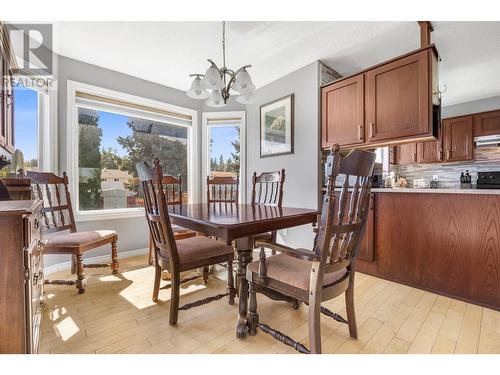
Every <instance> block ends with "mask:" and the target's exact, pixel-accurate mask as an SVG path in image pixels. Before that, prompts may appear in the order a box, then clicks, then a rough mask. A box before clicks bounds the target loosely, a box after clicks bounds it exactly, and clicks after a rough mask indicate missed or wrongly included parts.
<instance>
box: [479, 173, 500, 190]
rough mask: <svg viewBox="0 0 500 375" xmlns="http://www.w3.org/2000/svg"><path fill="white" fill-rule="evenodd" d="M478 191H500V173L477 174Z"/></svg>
mask: <svg viewBox="0 0 500 375" xmlns="http://www.w3.org/2000/svg"><path fill="white" fill-rule="evenodd" d="M477 188H478V189H500V172H477Z"/></svg>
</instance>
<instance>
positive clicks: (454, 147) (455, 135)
mask: <svg viewBox="0 0 500 375" xmlns="http://www.w3.org/2000/svg"><path fill="white" fill-rule="evenodd" d="M473 157H474V137H473V132H472V116H462V117H454V118H448V119H444V120H443V160H444V161H464V160H472V159H473Z"/></svg>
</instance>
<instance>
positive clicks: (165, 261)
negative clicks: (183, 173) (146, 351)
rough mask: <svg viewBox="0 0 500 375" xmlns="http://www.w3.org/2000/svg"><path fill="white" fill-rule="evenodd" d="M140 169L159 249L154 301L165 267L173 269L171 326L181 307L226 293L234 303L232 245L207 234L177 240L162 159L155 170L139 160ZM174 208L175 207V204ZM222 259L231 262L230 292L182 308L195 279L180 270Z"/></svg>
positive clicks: (151, 223) (156, 256) (147, 208)
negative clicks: (184, 290) (183, 292)
mask: <svg viewBox="0 0 500 375" xmlns="http://www.w3.org/2000/svg"><path fill="white" fill-rule="evenodd" d="M136 169H137V174H138V176H139V179H140V180H141V186H142V191H143V194H144V209H145V210H146V220H147V223H148V227H149V231H150V234H151V237H152V238H153V245H154V250H155V262H154V263H155V280H154V287H153V301H157V300H158V294H159V291H160V281H161V272H162V270H168V271H169V272H170V277H171V284H170V285H167V286H166V287H169V288H171V290H172V292H171V298H170V318H169V322H170V324H171V325H174V324H176V323H177V318H178V314H179V310H187V309H189V308H191V307H195V306H200V305H204V304H206V303H208V302H212V301H216V300H219V299H221V298H223V297H225V296H229V303H230V304H233V303H234V297H235V295H236V290H235V288H234V285H233V265H232V264H233V260H234V252H233V248H232V247H231V246H230V244H225V243H223V242H220V241H217V240H214V239H211V238H208V237H205V236H197V237H190V238H186V239H182V240H177V241H176V239H175V235H174V232H173V230H172V225H171V223H170V216H169V213H168V210H169V206H168V204H167V200H166V197H165V191H164V189H163V186H162V181H163V171H162V167H161V165H160V162H159V160H158V159H155V160H154V168H153V169H151V167H150V166H149V164H148V163H147V162H141V163H138V164H137V165H136ZM171 209H175V208H173V207H171ZM222 262H225V263H227V269H228V277H227V286H228V291H227V293H223V294H217V295H215V296H212V297H208V298H204V299H202V300H199V301H196V302H191V303H188V304H186V305H184V306H180V307H179V292H180V285H181V283H183V282H184V281H187V280H192V278H189V279H187V280H181V279H180V273H181V272H184V271H190V270H195V269H197V268H204V267H208V266H211V265H214V264H218V263H222ZM195 277H199V276H195Z"/></svg>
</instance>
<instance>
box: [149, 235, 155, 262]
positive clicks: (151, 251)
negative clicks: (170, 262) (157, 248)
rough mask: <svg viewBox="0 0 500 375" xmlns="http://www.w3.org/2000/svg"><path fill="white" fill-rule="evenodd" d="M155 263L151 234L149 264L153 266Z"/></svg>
mask: <svg viewBox="0 0 500 375" xmlns="http://www.w3.org/2000/svg"><path fill="white" fill-rule="evenodd" d="M153 263H154V255H153V238H152V237H151V235H149V255H148V264H149V265H150V266H151V265H153Z"/></svg>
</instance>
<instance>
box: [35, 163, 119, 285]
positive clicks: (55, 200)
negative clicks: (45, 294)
mask: <svg viewBox="0 0 500 375" xmlns="http://www.w3.org/2000/svg"><path fill="white" fill-rule="evenodd" d="M26 176H27V177H28V178H29V179H31V182H32V184H33V186H34V189H33V194H34V195H35V197H36V198H38V199H41V200H43V202H44V203H43V205H44V206H43V208H42V225H43V232H44V233H45V234H48V235H49V236H47V237H46V241H45V243H44V248H43V253H44V254H71V256H72V263H71V264H72V267H71V273H72V274H75V273H76V274H77V279H76V280H75V281H73V280H46V281H45V283H46V284H56V285H76V288H77V289H78V292H79V293H84V292H85V289H86V287H87V279H86V276H85V272H84V268H96V267H110V268H111V270H112V273H113V274H116V273H118V254H117V249H116V242H117V241H118V234H117V233H116V232H115V231H113V230H94V231H87V232H77V230H76V224H75V218H74V215H73V207H72V205H71V197H70V193H69V190H68V176H66V174H65V173H63V176H62V177H59V176H56V175H55V174H53V173H48V172H31V171H28V172H26ZM63 231H67V232H69V233H64V234H58V235H51V234H53V233H56V232H63ZM107 244H111V263H106V264H84V263H83V254H84V253H85V252H86V251H89V250H93V249H97V248H98V247H101V246H103V245H107Z"/></svg>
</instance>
